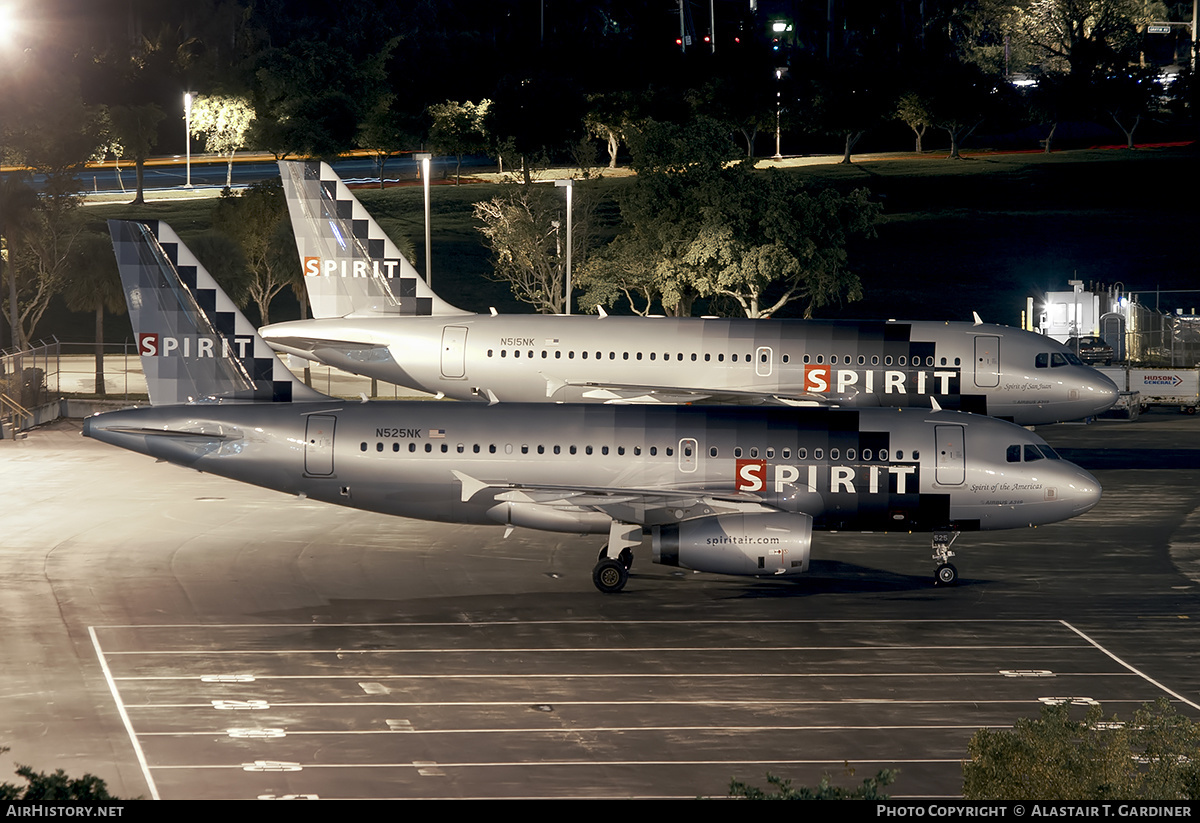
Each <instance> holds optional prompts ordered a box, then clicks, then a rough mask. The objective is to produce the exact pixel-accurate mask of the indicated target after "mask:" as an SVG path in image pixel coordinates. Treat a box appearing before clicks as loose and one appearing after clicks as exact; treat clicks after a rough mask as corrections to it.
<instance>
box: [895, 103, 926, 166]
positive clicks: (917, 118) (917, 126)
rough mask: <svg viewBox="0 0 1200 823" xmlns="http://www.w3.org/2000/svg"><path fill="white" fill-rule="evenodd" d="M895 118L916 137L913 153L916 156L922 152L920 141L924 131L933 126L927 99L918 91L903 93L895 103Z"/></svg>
mask: <svg viewBox="0 0 1200 823" xmlns="http://www.w3.org/2000/svg"><path fill="white" fill-rule="evenodd" d="M896 118H897V119H898V120H901V121H903V123H904V124H905V125H906V126H908V127H909V128H910V129H912V130H913V134H914V135H916V139H917V144H916V148H914V149H913V151H915V152H916V153H917V154H920V153H921V152H922V151H924V149H923V148H922V146H921V141H922V140H923V139H924V137H925V132H926V130H927V129H928V128H929V127H930V126H932V125H933V118H932V115H931V114H930V112H929V100H928V98H927V97H925V96H924V95H923V94H921V93H920V92H918V91H908V92H905V93H904V94H902V95H901V96H900V99H899V100H898V101H897V102H896Z"/></svg>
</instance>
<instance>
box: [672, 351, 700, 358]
mask: <svg viewBox="0 0 1200 823" xmlns="http://www.w3.org/2000/svg"><path fill="white" fill-rule="evenodd" d="M675 359H676V360H682V359H683V352H680V353H679V354H678V355H676V356H675ZM692 359H693V360H695V359H696V355H694V354H693V355H692Z"/></svg>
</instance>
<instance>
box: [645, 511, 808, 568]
mask: <svg viewBox="0 0 1200 823" xmlns="http://www.w3.org/2000/svg"><path fill="white" fill-rule="evenodd" d="M812 522H813V521H812V518H811V517H809V516H808V515H806V514H785V513H783V512H780V513H778V514H723V515H718V516H716V517H701V518H699V519H696V520H685V521H683V522H682V523H672V524H669V525H666V526H655V527H654V528H653V529H652V530H651V532H650V535H651V545H652V547H653V550H654V562H655V563H661V564H663V565H664V566H682V567H684V568H687V569H695V570H696V571H699V572H715V573H717V574H743V575H772V576H774V575H789V574H803V573H804V572H806V571H808V556H809V550H810V549H811V547H812Z"/></svg>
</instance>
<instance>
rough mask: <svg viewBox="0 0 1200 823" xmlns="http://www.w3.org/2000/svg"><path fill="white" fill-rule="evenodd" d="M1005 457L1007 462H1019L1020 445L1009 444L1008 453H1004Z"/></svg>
mask: <svg viewBox="0 0 1200 823" xmlns="http://www.w3.org/2000/svg"><path fill="white" fill-rule="evenodd" d="M1005 458H1006V459H1007V460H1008V462H1009V463H1020V462H1021V447H1020V446H1009V447H1008V453H1007V454H1006V455H1005Z"/></svg>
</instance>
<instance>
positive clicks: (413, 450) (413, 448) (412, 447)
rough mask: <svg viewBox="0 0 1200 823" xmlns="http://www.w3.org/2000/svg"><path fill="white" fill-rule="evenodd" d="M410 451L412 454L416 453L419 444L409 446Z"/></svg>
mask: <svg viewBox="0 0 1200 823" xmlns="http://www.w3.org/2000/svg"><path fill="white" fill-rule="evenodd" d="M408 450H409V451H410V452H415V451H416V450H417V444H416V443H409V444H408Z"/></svg>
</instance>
